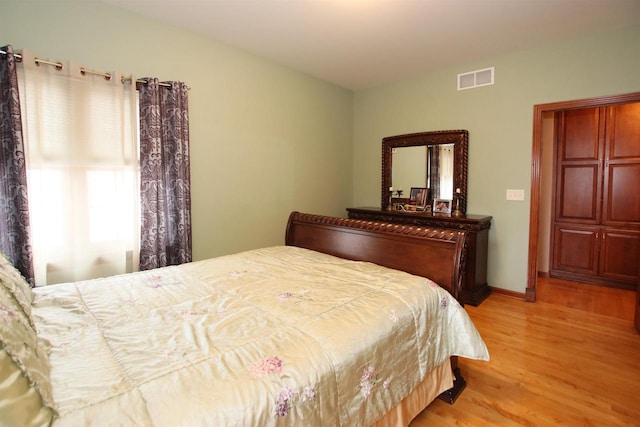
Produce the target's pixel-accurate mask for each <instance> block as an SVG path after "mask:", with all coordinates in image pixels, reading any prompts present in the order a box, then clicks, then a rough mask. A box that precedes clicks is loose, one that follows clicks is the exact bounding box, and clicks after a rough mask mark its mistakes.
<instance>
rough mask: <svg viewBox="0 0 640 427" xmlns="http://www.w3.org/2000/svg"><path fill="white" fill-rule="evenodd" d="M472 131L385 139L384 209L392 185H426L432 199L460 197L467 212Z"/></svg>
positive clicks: (383, 143)
mask: <svg viewBox="0 0 640 427" xmlns="http://www.w3.org/2000/svg"><path fill="white" fill-rule="evenodd" d="M468 148H469V132H468V131H466V130H443V131H433V132H420V133H412V134H406V135H396V136H388V137H386V138H382V192H381V194H382V197H381V201H382V203H381V206H382V209H383V210H384V209H386V208H387V207H388V206H389V203H390V199H389V188H390V187H394V188H396V189H398V188H399V187H401V188H402V189H403V190H405V189H406V191H409V189H410V188H411V187H427V188H429V189H430V198H431V199H456V198H457V199H459V200H460V202H459V203H460V210H461V211H462V213H463V214H466V212H467V167H468V156H469V154H468Z"/></svg>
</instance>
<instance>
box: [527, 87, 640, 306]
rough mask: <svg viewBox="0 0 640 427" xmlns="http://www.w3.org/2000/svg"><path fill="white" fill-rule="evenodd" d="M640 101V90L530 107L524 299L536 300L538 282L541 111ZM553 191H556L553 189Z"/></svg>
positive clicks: (542, 112) (548, 111)
mask: <svg viewBox="0 0 640 427" xmlns="http://www.w3.org/2000/svg"><path fill="white" fill-rule="evenodd" d="M630 102H640V92H633V93H627V94H623V95H612V96H603V97H597V98H586V99H578V100H573V101H562V102H552V103H549V104H538V105H534V106H533V143H532V154H531V204H530V211H529V261H528V266H527V288H526V290H525V300H526V301H530V302H533V301H535V300H536V283H537V281H538V234H539V225H540V224H539V223H540V185H541V177H540V173H541V164H542V137H543V135H542V117H543V114H544V113H550V112H556V111H562V110H573V109H577V108H590V107H605V106H608V105H617V104H627V103H630ZM554 191H555V190H554Z"/></svg>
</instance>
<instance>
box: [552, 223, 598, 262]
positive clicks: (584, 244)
mask: <svg viewBox="0 0 640 427" xmlns="http://www.w3.org/2000/svg"><path fill="white" fill-rule="evenodd" d="M597 238H598V228H593V227H576V226H573V225H569V224H567V225H557V224H556V226H555V229H554V254H553V260H552V261H553V263H552V267H553V268H554V269H557V270H562V271H567V272H573V273H582V274H597V273H598V254H597Z"/></svg>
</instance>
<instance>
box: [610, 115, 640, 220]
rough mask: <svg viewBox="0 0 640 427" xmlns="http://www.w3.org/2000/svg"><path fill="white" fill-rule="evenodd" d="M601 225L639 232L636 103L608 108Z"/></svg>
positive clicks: (639, 119)
mask: <svg viewBox="0 0 640 427" xmlns="http://www.w3.org/2000/svg"><path fill="white" fill-rule="evenodd" d="M607 124H608V125H607V131H606V146H605V147H606V148H605V153H604V191H603V206H604V209H603V213H602V214H603V216H602V224H604V225H609V226H616V227H625V228H634V229H639V230H640V103H635V104H623V105H618V106H615V107H608V110H607Z"/></svg>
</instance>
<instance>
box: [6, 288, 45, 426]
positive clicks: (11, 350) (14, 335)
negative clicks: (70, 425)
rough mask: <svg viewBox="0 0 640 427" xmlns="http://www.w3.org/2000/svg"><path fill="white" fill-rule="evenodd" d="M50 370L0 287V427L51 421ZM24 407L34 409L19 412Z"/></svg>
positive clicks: (14, 305)
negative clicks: (20, 420)
mask: <svg viewBox="0 0 640 427" xmlns="http://www.w3.org/2000/svg"><path fill="white" fill-rule="evenodd" d="M50 371H51V367H50V366H49V359H48V356H47V352H46V350H45V348H44V347H43V346H42V344H41V343H40V342H39V341H38V337H37V336H36V333H35V330H34V329H33V328H32V327H31V325H30V324H29V320H28V319H27V315H26V314H25V313H24V311H23V310H22V308H21V307H20V306H19V305H18V304H17V303H16V301H15V299H14V298H13V297H12V295H11V294H10V293H9V291H8V290H7V289H6V288H5V287H2V286H0V392H1V394H2V396H3V399H2V400H0V425H23V424H24V425H34V424H42V423H41V422H40V421H41V420H42V418H43V417H44V418H45V419H46V416H47V414H49V422H50V421H51V419H52V417H53V416H54V415H55V414H56V410H55V405H54V401H53V393H52V390H51V382H50ZM4 396H7V397H8V398H4ZM26 407H30V408H35V409H29V411H28V412H27V413H23V411H22V409H23V408H26ZM16 414H18V415H16ZM15 416H20V417H27V418H29V420H27V421H28V422H26V424H25V423H24V422H18V421H17V420H14V417H15ZM5 417H6V419H5ZM12 420H14V421H15V422H12ZM44 424H47V423H44Z"/></svg>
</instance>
